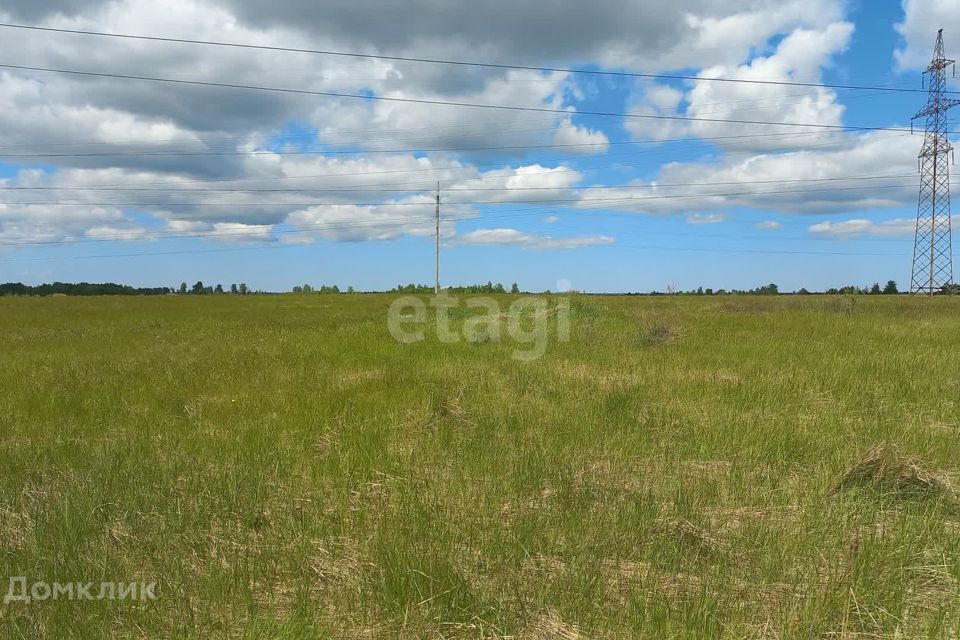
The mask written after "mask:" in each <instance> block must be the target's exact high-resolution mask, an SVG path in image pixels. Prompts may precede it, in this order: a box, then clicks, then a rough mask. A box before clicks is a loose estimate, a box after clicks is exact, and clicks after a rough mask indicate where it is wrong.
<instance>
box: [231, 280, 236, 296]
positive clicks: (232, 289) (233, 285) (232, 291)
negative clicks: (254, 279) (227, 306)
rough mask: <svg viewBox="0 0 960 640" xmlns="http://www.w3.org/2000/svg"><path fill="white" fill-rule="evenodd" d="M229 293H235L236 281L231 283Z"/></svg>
mask: <svg viewBox="0 0 960 640" xmlns="http://www.w3.org/2000/svg"><path fill="white" fill-rule="evenodd" d="M230 293H233V294H235V293H237V283H236V282H234V283H233V284H231V285H230Z"/></svg>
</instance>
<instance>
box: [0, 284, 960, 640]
mask: <svg viewBox="0 0 960 640" xmlns="http://www.w3.org/2000/svg"><path fill="white" fill-rule="evenodd" d="M391 300H392V298H391V297H390V296H387V295H364V296H359V295H357V296H354V295H339V296H330V295H324V296H321V295H313V296H308V295H300V296H293V295H284V296H270V297H266V296H264V297H259V296H251V297H233V296H209V297H194V296H188V297H164V298H83V299H81V298H44V299H14V298H6V299H0V330H2V337H3V359H2V362H0V390H2V394H0V456H2V458H0V462H2V464H0V501H2V502H0V588H4V592H6V589H5V587H6V586H7V582H8V577H12V576H25V577H26V579H27V582H28V583H32V582H34V581H47V582H51V583H52V582H54V581H59V582H96V583H97V584H99V583H100V582H102V581H118V582H129V581H146V582H150V581H156V582H157V585H158V586H157V588H156V595H157V599H156V600H148V601H119V600H109V599H103V600H94V601H88V600H82V601H81V600H67V599H64V598H60V599H58V600H46V601H42V602H30V603H25V602H18V601H14V602H9V603H6V604H4V605H2V606H0V638H4V639H6V638H29V639H34V638H197V639H201V638H202V639H207V638H227V637H229V638H290V639H293V638H327V637H330V638H392V637H405V638H421V637H422V638H495V637H514V638H534V639H538V640H573V639H577V638H721V637H722V638H861V637H862V638H877V637H890V638H894V637H897V638H927V637H930V638H956V637H957V634H958V633H960V586H958V585H960V507H958V505H960V502H958V499H957V496H956V495H955V493H954V489H953V487H954V486H960V482H958V481H957V477H958V472H960V438H958V436H960V427H958V419H960V416H958V400H960V357H958V356H960V300H957V299H933V300H930V299H909V298H903V297H866V296H860V297H856V298H827V297H805V298H799V297H797V298H786V297H780V298H770V297H756V298H751V297H723V298H716V297H697V298H694V297H669V298H666V297H664V298H614V297H574V298H573V299H572V301H571V311H570V326H571V336H570V340H569V342H566V343H551V345H550V347H549V348H548V350H547V351H546V354H545V355H544V356H543V357H542V358H540V359H538V360H536V361H533V362H521V361H517V360H515V359H513V358H511V357H510V353H511V351H512V350H513V349H514V348H515V347H516V345H514V344H511V343H510V342H509V341H503V342H496V341H493V340H490V341H484V342H479V343H467V342H459V343H457V344H444V343H441V342H440V341H438V340H437V339H436V338H435V337H429V336H428V338H427V340H425V341H424V342H420V343H414V344H400V343H398V342H397V341H395V340H394V339H393V338H391V337H390V334H389V333H388V330H387V321H386V317H387V308H388V306H389V304H390V302H391ZM498 300H500V301H501V302H502V303H503V305H504V307H506V306H507V305H508V304H509V302H510V300H511V299H510V297H509V296H504V297H501V298H498ZM454 315H455V317H457V318H458V319H462V314H454ZM458 321H459V320H458ZM872 447H878V448H877V449H874V450H873V452H872V454H871V455H868V456H867V457H865V458H864V457H863V456H864V454H865V453H866V452H868V451H869V450H871V448H872ZM845 474H846V475H845Z"/></svg>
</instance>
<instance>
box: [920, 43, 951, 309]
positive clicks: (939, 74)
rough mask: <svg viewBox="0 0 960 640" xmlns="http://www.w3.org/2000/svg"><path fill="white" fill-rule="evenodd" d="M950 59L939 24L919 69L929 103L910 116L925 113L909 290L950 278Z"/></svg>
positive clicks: (927, 290)
mask: <svg viewBox="0 0 960 640" xmlns="http://www.w3.org/2000/svg"><path fill="white" fill-rule="evenodd" d="M953 63H954V61H953V60H950V59H949V58H946V57H945V56H944V53H943V29H940V30H939V31H937V44H936V46H935V47H934V49H933V59H932V60H931V61H930V65H929V66H928V67H927V68H926V70H925V71H924V72H923V73H924V75H928V76H929V82H930V88H929V90H928V93H927V105H926V106H925V107H924V108H923V109H921V110H920V111H918V112H917V115H915V116H913V119H914V120H916V119H919V118H924V119H925V123H926V126H925V127H924V132H925V133H924V136H923V150H922V151H920V155H919V169H920V198H919V202H918V204H917V235H916V239H915V240H914V245H913V273H912V275H911V277H910V293H913V294H917V293H922V294H926V295H933V294H934V293H937V292H939V291H940V290H941V289H942V288H943V286H944V285H948V284H951V283H952V282H953V255H952V248H951V246H950V245H951V230H950V168H949V164H948V160H949V159H948V154H949V153H950V152H951V151H953V147H952V146H950V142H949V141H948V140H947V110H948V109H949V108H950V107H954V106H956V105H957V104H960V100H954V99H952V98H945V97H944V91H945V90H946V84H947V79H946V72H945V69H946V68H947V67H948V66H950V65H952V64H953Z"/></svg>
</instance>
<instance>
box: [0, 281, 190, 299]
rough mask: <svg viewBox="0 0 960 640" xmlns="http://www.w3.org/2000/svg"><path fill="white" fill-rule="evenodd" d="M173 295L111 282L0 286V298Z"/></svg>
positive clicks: (166, 289) (167, 290)
mask: <svg viewBox="0 0 960 640" xmlns="http://www.w3.org/2000/svg"><path fill="white" fill-rule="evenodd" d="M168 293H173V289H171V288H170V287H131V286H129V285H125V284H115V283H113V282H103V283H90V282H77V283H73V282H54V283H51V284H38V285H36V286H30V285H26V284H23V283H22V282H5V283H3V284H0V296H52V295H64V296H162V295H166V294H168Z"/></svg>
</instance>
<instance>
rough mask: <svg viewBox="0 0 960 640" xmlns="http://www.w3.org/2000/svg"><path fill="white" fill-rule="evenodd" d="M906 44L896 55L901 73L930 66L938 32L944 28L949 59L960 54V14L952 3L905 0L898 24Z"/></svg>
mask: <svg viewBox="0 0 960 640" xmlns="http://www.w3.org/2000/svg"><path fill="white" fill-rule="evenodd" d="M894 28H895V29H896V30H897V33H899V34H900V36H901V37H902V38H903V43H902V44H901V46H900V47H898V48H897V49H896V51H894V53H893V57H894V60H895V62H896V66H897V68H898V69H899V70H901V71H908V70H915V69H923V68H925V67H926V66H927V65H928V64H929V63H930V58H931V56H932V55H933V44H934V42H935V40H936V37H937V29H943V37H944V47H945V48H946V50H947V57H952V58H956V57H957V56H956V55H951V52H953V53H954V54H955V53H956V52H958V51H960V12H958V11H957V3H956V2H953V1H952V0H903V20H902V21H901V22H898V23H897V24H896V25H894Z"/></svg>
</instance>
